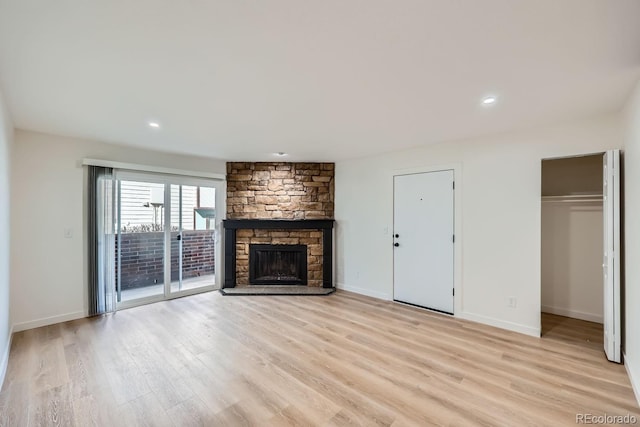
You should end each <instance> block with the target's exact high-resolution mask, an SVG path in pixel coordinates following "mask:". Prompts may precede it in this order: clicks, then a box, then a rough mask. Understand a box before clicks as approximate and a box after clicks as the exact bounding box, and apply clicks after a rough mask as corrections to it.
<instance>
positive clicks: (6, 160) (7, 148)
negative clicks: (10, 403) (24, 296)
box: [0, 93, 13, 388]
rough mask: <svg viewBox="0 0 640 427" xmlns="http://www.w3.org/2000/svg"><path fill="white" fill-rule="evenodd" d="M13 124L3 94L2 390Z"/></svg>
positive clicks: (7, 321) (0, 182) (0, 215)
mask: <svg viewBox="0 0 640 427" xmlns="http://www.w3.org/2000/svg"><path fill="white" fill-rule="evenodd" d="M12 139H13V125H12V124H11V120H10V119H9V115H8V113H7V110H6V108H5V105H4V101H3V99H2V93H0V388H1V387H2V381H3V379H4V374H5V372H6V369H7V362H8V361H9V344H10V342H11V319H10V309H9V299H10V296H9V295H10V292H9V288H10V286H9V283H10V274H9V264H10V261H9V259H10V256H9V254H10V247H9V245H10V243H9V242H10V240H11V228H10V220H9V217H10V187H11V185H10V184H11V176H10V175H11V161H10V159H11V148H12Z"/></svg>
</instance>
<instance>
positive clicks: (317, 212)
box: [223, 162, 334, 288]
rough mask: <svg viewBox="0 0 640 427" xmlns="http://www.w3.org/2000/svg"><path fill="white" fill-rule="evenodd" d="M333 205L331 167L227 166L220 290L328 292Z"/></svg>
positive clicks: (263, 164)
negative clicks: (269, 287) (272, 287)
mask: <svg viewBox="0 0 640 427" xmlns="http://www.w3.org/2000/svg"><path fill="white" fill-rule="evenodd" d="M333 200H334V164H333V163H282V162H268V163H248V162H232V163H227V219H226V220H224V221H223V226H224V229H225V274H224V276H225V277H224V285H223V287H224V288H231V287H235V286H250V285H267V284H276V285H277V284H282V285H284V284H290V285H307V286H316V287H320V286H321V287H325V288H331V287H333V271H332V265H333V263H332V253H333V244H332V241H333V240H332V235H333V223H334V221H333V210H334V205H333ZM267 245H268V246H269V247H271V248H272V249H271V250H270V251H266V250H265V248H266V247H267ZM293 247H295V248H296V249H295V252H297V254H298V255H295V256H294V255H291V252H292V251H293ZM267 252H273V253H271V254H267ZM278 252H280V254H279V255H274V253H275V254H277V253H278ZM257 257H259V258H260V259H256V258H257ZM270 257H271V258H270ZM285 261H287V262H289V261H292V262H291V265H287V266H286V267H285V266H284V262H285ZM293 261H295V262H293ZM265 263H266V264H269V263H271V264H272V265H271V267H274V268H272V271H270V272H269V270H268V269H266V265H265ZM303 263H304V264H305V271H304V272H302V271H296V270H300V269H301V268H302V264H303ZM294 264H295V265H294ZM261 269H262V270H261ZM265 269H266V270H265ZM261 273H264V274H261ZM293 273H295V274H293ZM286 276H291V277H286ZM294 276H295V278H294ZM260 277H262V278H260ZM267 282H269V283H267Z"/></svg>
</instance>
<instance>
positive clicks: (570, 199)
mask: <svg viewBox="0 0 640 427" xmlns="http://www.w3.org/2000/svg"><path fill="white" fill-rule="evenodd" d="M604 155H605V154H604V153H599V154H593V155H585V156H579V157H567V158H557V159H546V160H543V161H542V208H541V209H542V212H541V228H542V236H541V237H542V241H541V251H542V253H541V269H542V271H541V280H542V283H541V294H542V295H541V296H542V304H541V307H542V314H541V319H542V325H541V326H542V329H541V336H542V337H543V338H546V339H557V340H562V341H571V342H574V343H576V344H578V343H580V344H581V345H584V346H588V347H592V348H594V349H602V348H603V344H604V342H603V341H604V338H603V335H604V333H603V323H604V307H605V301H604V299H605V298H604V295H605V291H604V280H603V256H604V250H605V243H604V240H605V239H604V197H603V190H604V184H603V183H604V180H603V173H604V166H603V161H604Z"/></svg>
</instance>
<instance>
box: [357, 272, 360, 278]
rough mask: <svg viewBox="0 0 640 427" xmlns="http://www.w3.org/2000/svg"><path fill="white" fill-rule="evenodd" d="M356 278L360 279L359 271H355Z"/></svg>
mask: <svg viewBox="0 0 640 427" xmlns="http://www.w3.org/2000/svg"><path fill="white" fill-rule="evenodd" d="M356 280H360V272H359V271H356Z"/></svg>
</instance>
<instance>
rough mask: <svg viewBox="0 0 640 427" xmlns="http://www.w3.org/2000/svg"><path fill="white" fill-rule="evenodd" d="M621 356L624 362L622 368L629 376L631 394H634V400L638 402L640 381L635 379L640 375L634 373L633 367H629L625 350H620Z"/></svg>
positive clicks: (639, 398)
mask: <svg viewBox="0 0 640 427" xmlns="http://www.w3.org/2000/svg"><path fill="white" fill-rule="evenodd" d="M622 358H623V362H624V368H625V369H626V370H627V375H628V376H629V381H630V382H631V388H632V389H633V394H635V395H636V401H637V402H638V404H640V383H638V382H637V380H639V379H640V375H636V374H635V372H636V371H635V368H632V367H631V364H630V363H629V359H627V355H626V353H625V352H622Z"/></svg>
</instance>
